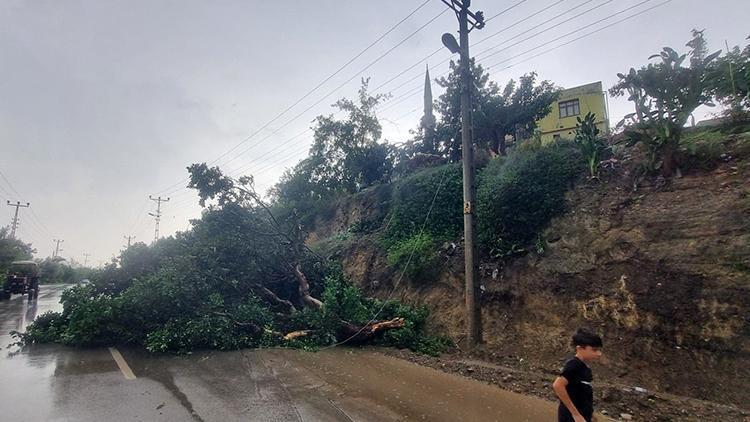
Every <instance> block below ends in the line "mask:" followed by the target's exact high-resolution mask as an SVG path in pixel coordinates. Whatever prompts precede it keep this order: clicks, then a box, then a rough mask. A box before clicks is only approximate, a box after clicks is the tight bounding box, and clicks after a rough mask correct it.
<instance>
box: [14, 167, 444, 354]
mask: <svg viewBox="0 0 750 422" xmlns="http://www.w3.org/2000/svg"><path fill="white" fill-rule="evenodd" d="M190 173H191V181H190V184H191V186H192V187H194V188H196V189H198V192H199V196H200V199H201V202H202V203H204V204H207V203H209V202H210V203H212V205H209V206H208V207H207V208H206V209H205V210H204V213H203V216H202V218H201V219H199V220H194V221H193V228H192V230H190V231H187V232H184V233H178V234H177V235H176V236H175V237H174V238H168V239H164V240H161V241H159V242H156V243H155V244H153V245H152V246H146V245H143V244H136V245H133V246H131V248H129V249H127V250H126V251H124V252H123V253H122V255H121V256H120V258H119V260H118V261H117V265H114V264H112V265H110V266H108V267H107V268H106V269H104V270H103V271H101V272H100V273H98V274H97V275H96V276H95V277H94V279H93V284H92V285H87V286H76V287H73V288H71V289H68V290H66V291H65V292H64V293H63V296H62V303H63V311H62V312H61V313H59V314H46V315H44V317H43V318H42V319H41V320H40V322H39V323H38V324H32V325H31V327H30V328H29V330H28V332H27V333H26V334H19V335H20V336H21V340H22V342H24V343H35V342H49V341H54V342H60V343H64V344H70V345H77V346H95V345H111V344H134V345H139V346H143V347H145V348H147V349H148V350H150V351H154V352H166V351H176V352H186V351H189V350H193V349H198V348H216V349H237V348H243V347H258V346H267V345H282V346H304V347H319V346H325V345H329V344H332V343H333V342H334V341H335V340H336V339H340V338H341V335H342V331H341V330H342V327H349V326H350V324H359V323H362V324H366V323H368V322H371V321H370V319H374V318H383V317H388V318H394V317H401V318H406V322H405V324H406V326H405V327H403V328H396V329H394V331H400V330H404V333H402V334H398V335H397V337H396V338H395V339H392V340H387V338H390V337H387V338H386V337H385V336H384V335H382V334H381V335H378V336H375V337H372V338H369V337H368V338H366V339H356V341H357V342H362V341H368V342H377V343H382V344H394V345H398V346H399V347H410V348H413V349H415V350H421V348H422V347H423V346H424V347H428V346H430V345H434V344H436V343H434V342H433V341H432V340H429V339H427V338H425V337H424V334H423V333H422V332H421V331H420V330H421V327H422V326H423V324H424V318H425V316H426V315H423V314H422V313H421V311H419V310H415V309H412V308H410V307H405V306H400V305H397V304H392V303H387V304H383V303H380V302H377V301H374V300H371V299H367V298H365V297H364V296H363V295H362V294H361V292H360V291H359V290H358V289H356V288H355V287H353V286H352V285H351V284H350V283H349V282H348V281H347V280H345V279H344V277H343V275H342V273H341V270H340V269H338V267H337V266H336V264H335V263H333V262H329V261H326V260H323V259H321V258H319V257H317V256H315V255H314V254H313V253H311V252H310V251H309V250H307V249H306V248H305V246H304V243H303V242H302V239H303V234H302V232H301V231H300V228H299V224H297V222H296V221H294V219H293V218H291V215H289V216H287V217H288V218H287V219H281V218H280V217H279V216H278V215H277V214H275V213H274V212H273V211H272V210H271V207H269V206H268V205H267V204H265V203H264V202H263V201H262V199H260V197H259V196H258V195H257V194H256V193H255V191H254V190H253V185H252V181H251V180H250V179H241V180H233V179H231V178H228V177H226V176H224V175H223V174H222V173H221V172H220V171H219V170H218V169H216V168H209V167H208V166H206V165H205V164H197V165H194V166H191V167H190ZM321 295H322V298H323V299H324V301H323V302H321V301H320V300H318V299H316V298H315V296H318V297H321ZM381 307H382V308H383V311H381V312H378V311H379V309H380V308H381ZM390 311H394V312H396V311H397V312H401V314H393V313H392V312H390ZM297 330H307V331H309V334H308V335H306V336H304V338H302V339H297V340H293V341H287V340H285V339H284V338H283V337H284V334H286V333H287V332H290V331H297ZM392 335H393V334H392ZM404 339H411V340H410V341H406V340H404ZM425 345H426V346H425ZM425 351H428V352H431V353H432V352H435V350H434V349H429V348H428V349H426V350H425Z"/></svg>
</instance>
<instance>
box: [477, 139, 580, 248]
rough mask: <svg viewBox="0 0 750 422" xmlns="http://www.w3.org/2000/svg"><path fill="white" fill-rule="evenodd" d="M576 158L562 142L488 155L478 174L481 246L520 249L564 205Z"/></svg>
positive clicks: (576, 167)
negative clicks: (489, 159) (489, 158)
mask: <svg viewBox="0 0 750 422" xmlns="http://www.w3.org/2000/svg"><path fill="white" fill-rule="evenodd" d="M581 162H582V158H581V155H580V152H579V151H578V150H577V149H576V148H575V147H573V146H572V145H570V144H564V143H559V144H556V145H553V146H550V147H544V148H540V149H536V150H525V151H518V152H516V153H515V154H513V155H511V156H510V157H508V159H507V160H493V161H492V162H491V163H490V164H489V165H488V166H487V167H485V168H484V170H483V171H482V172H481V173H480V175H479V178H478V180H479V186H478V189H477V214H478V215H477V218H478V224H479V227H478V231H479V240H480V244H481V246H482V247H484V248H486V250H488V251H489V253H490V254H491V255H493V256H496V257H501V256H507V255H510V254H513V253H515V252H518V251H522V250H524V249H525V247H526V245H528V244H529V243H530V242H532V241H533V240H534V238H535V237H536V236H537V234H538V233H539V231H540V230H542V229H543V228H544V226H545V225H547V223H548V222H549V221H550V219H551V218H552V217H554V216H556V215H558V214H560V213H561V212H562V211H563V210H564V209H565V192H566V191H567V190H568V189H569V187H570V186H571V184H572V182H573V181H574V179H575V178H576V176H578V174H579V173H580V172H581V170H582V165H581Z"/></svg>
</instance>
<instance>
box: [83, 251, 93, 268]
mask: <svg viewBox="0 0 750 422" xmlns="http://www.w3.org/2000/svg"><path fill="white" fill-rule="evenodd" d="M90 256H91V254H90V253H85V254H83V266H84V267H85V266H86V264H87V263H88V262H89V257H90Z"/></svg>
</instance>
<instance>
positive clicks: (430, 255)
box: [388, 232, 440, 281]
mask: <svg viewBox="0 0 750 422" xmlns="http://www.w3.org/2000/svg"><path fill="white" fill-rule="evenodd" d="M437 249H438V244H437V242H436V241H435V239H434V238H433V237H432V235H430V234H429V233H427V232H423V233H417V234H414V235H412V236H411V237H407V238H406V239H401V240H397V241H395V242H394V243H393V244H392V245H391V247H390V248H389V249H388V265H390V266H391V267H393V268H396V269H399V270H402V271H403V273H404V275H406V276H408V277H409V278H410V279H412V280H415V281H427V280H430V279H431V278H432V277H435V276H436V275H437V272H438V270H439V269H440V266H439V261H438V254H437Z"/></svg>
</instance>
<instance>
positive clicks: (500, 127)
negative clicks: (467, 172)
mask: <svg viewBox="0 0 750 422" xmlns="http://www.w3.org/2000/svg"><path fill="white" fill-rule="evenodd" d="M470 70H471V75H472V76H471V77H472V81H473V82H474V83H473V85H472V91H471V104H472V112H473V120H474V122H473V123H474V142H475V143H476V145H477V146H478V147H479V148H482V149H485V150H488V151H491V152H492V153H494V154H500V155H505V154H506V145H505V136H506V135H513V136H515V135H516V133H517V132H526V133H531V132H532V131H533V130H534V129H535V128H536V121H537V120H539V119H541V118H542V117H544V116H546V115H547V114H548V113H549V112H550V109H551V106H552V103H553V102H554V101H555V100H556V99H557V97H558V96H559V92H560V90H559V88H557V87H555V85H554V84H553V83H551V82H550V81H542V82H539V83H537V80H536V78H537V74H536V73H534V72H531V73H528V74H526V75H523V76H521V78H520V79H519V81H518V82H516V81H515V80H513V79H511V80H510V81H509V82H508V83H507V84H506V85H505V87H504V88H503V89H502V90H501V89H500V87H499V86H498V85H497V83H495V82H494V81H491V80H490V79H489V75H488V74H487V73H486V71H485V70H484V68H482V66H481V65H477V64H475V63H474V61H473V60H472V61H471V69H470ZM460 81H461V78H460V68H459V66H458V64H457V63H455V62H451V73H450V74H449V75H448V77H447V78H439V79H437V80H436V82H437V83H438V84H439V85H440V86H442V87H443V88H445V93H443V95H441V96H440V97H439V98H438V104H437V110H438V112H439V114H440V122H439V123H438V125H437V134H438V139H440V140H442V143H441V146H442V152H443V153H444V154H445V155H446V156H448V157H450V159H451V161H457V160H459V159H460V158H461V83H460Z"/></svg>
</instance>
